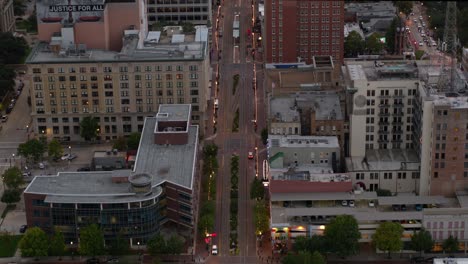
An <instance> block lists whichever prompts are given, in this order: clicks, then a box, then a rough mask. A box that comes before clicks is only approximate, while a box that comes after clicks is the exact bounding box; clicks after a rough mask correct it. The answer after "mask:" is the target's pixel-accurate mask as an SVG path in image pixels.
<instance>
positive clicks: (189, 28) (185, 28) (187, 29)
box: [182, 22, 195, 33]
mask: <svg viewBox="0 0 468 264" xmlns="http://www.w3.org/2000/svg"><path fill="white" fill-rule="evenodd" d="M182 30H183V31H184V33H193V32H195V26H194V25H193V24H192V23H190V22H186V23H182Z"/></svg>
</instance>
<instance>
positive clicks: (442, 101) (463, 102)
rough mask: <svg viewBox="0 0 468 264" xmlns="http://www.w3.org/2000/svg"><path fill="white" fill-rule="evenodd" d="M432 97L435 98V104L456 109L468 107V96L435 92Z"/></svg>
mask: <svg viewBox="0 0 468 264" xmlns="http://www.w3.org/2000/svg"><path fill="white" fill-rule="evenodd" d="M431 97H432V99H433V100H434V105H435V106H442V107H444V106H445V107H449V108H455V109H457V108H458V109H461V108H468V97H467V96H461V95H459V94H457V93H446V94H433V95H431Z"/></svg>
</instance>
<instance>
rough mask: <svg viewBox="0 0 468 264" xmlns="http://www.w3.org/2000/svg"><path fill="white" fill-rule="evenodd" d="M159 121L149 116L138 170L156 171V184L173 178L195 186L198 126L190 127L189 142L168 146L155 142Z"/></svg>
mask: <svg viewBox="0 0 468 264" xmlns="http://www.w3.org/2000/svg"><path fill="white" fill-rule="evenodd" d="M155 124H156V118H154V117H147V118H146V120H145V125H144V127H143V132H142V134H141V140H140V146H139V147H138V153H137V157H136V163H135V167H134V172H135V173H147V174H149V175H152V176H153V179H152V185H153V186H155V185H160V184H161V183H163V182H165V181H169V182H172V183H174V184H176V185H179V186H182V187H184V188H188V189H192V186H193V176H194V173H195V171H194V166H195V158H196V152H197V144H198V126H190V127H189V138H188V143H187V144H185V145H169V146H165V145H157V144H154V126H155Z"/></svg>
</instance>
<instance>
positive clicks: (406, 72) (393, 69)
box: [345, 60, 419, 81]
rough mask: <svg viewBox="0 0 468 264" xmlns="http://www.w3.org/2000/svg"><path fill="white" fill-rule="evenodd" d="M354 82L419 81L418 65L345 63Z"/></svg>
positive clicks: (377, 62) (388, 62)
mask: <svg viewBox="0 0 468 264" xmlns="http://www.w3.org/2000/svg"><path fill="white" fill-rule="evenodd" d="M345 64H346V65H347V69H348V75H349V78H350V79H351V80H353V81H356V80H364V81H367V80H368V81H378V80H405V79H407V80H410V79H418V78H419V77H418V76H419V71H418V64H417V63H415V62H413V61H402V60H399V61H385V62H380V61H348V62H345Z"/></svg>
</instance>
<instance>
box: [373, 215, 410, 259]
mask: <svg viewBox="0 0 468 264" xmlns="http://www.w3.org/2000/svg"><path fill="white" fill-rule="evenodd" d="M402 234H403V227H402V226H401V224H400V223H395V222H384V223H381V224H380V225H379V227H378V228H377V230H376V231H375V234H374V235H373V236H372V242H373V244H374V245H375V246H376V247H377V248H378V249H380V250H382V251H387V252H388V258H390V254H391V253H392V252H397V251H400V250H401V249H402V248H403V241H401V235H402Z"/></svg>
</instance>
